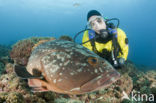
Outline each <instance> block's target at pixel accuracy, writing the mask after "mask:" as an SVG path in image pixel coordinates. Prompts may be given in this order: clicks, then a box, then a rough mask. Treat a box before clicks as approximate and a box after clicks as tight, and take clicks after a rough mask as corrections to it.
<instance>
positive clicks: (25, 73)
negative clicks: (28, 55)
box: [14, 65, 41, 79]
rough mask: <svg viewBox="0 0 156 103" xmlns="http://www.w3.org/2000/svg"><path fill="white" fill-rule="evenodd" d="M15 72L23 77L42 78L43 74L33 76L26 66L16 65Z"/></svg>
mask: <svg viewBox="0 0 156 103" xmlns="http://www.w3.org/2000/svg"><path fill="white" fill-rule="evenodd" d="M14 72H15V73H16V75H17V76H18V77H20V78H22V79H29V78H41V76H39V77H37V76H33V75H31V74H30V73H29V72H28V71H27V70H26V68H25V67H24V66H20V65H14Z"/></svg>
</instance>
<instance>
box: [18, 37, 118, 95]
mask: <svg viewBox="0 0 156 103" xmlns="http://www.w3.org/2000/svg"><path fill="white" fill-rule="evenodd" d="M15 73H16V74H17V75H18V76H19V77H21V78H24V79H28V85H29V86H30V87H32V88H33V89H32V90H33V91H35V92H37V91H38V92H42V91H54V92H57V93H62V94H84V93H87V92H92V91H96V90H99V89H101V88H105V87H107V86H109V85H111V84H112V83H114V82H115V81H116V80H118V79H119V78H120V74H119V73H118V72H117V71H116V70H115V69H114V67H113V66H112V65H111V64H110V63H109V62H108V61H106V60H105V59H104V58H101V57H99V56H98V55H97V54H95V53H94V52H92V51H90V50H89V49H87V48H85V47H83V46H82V45H79V44H76V43H74V42H71V41H65V40H52V41H47V42H44V43H42V44H40V45H38V46H37V47H36V48H34V50H33V51H32V54H31V56H30V58H29V61H28V64H27V66H26V68H25V69H24V68H22V69H21V68H19V67H18V66H15Z"/></svg>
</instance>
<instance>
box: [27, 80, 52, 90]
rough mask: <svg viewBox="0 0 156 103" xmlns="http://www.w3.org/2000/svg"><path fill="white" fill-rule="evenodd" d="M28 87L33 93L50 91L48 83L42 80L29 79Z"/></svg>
mask: <svg viewBox="0 0 156 103" xmlns="http://www.w3.org/2000/svg"><path fill="white" fill-rule="evenodd" d="M28 85H29V87H31V88H32V90H31V91H32V92H46V91H50V90H49V89H48V88H47V85H48V84H47V83H46V82H45V81H43V80H40V79H28Z"/></svg>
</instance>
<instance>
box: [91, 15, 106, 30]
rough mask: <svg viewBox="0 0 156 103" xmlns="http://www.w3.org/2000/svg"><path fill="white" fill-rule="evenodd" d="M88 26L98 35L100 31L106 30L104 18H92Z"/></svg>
mask: <svg viewBox="0 0 156 103" xmlns="http://www.w3.org/2000/svg"><path fill="white" fill-rule="evenodd" d="M88 24H89V25H90V27H91V28H92V29H93V30H94V31H96V32H97V33H100V30H102V29H106V23H105V21H104V19H103V17H101V16H92V17H90V19H89V21H88Z"/></svg>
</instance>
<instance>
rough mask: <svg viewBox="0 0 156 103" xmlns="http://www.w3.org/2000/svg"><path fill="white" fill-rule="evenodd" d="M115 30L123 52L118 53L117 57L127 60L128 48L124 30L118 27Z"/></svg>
mask: <svg viewBox="0 0 156 103" xmlns="http://www.w3.org/2000/svg"><path fill="white" fill-rule="evenodd" d="M117 32H118V43H119V45H120V47H121V51H122V53H123V54H121V53H119V56H118V57H117V58H124V60H127V56H128V50H129V47H128V39H127V37H126V34H125V32H124V31H123V30H121V29H120V28H118V29H117Z"/></svg>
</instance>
